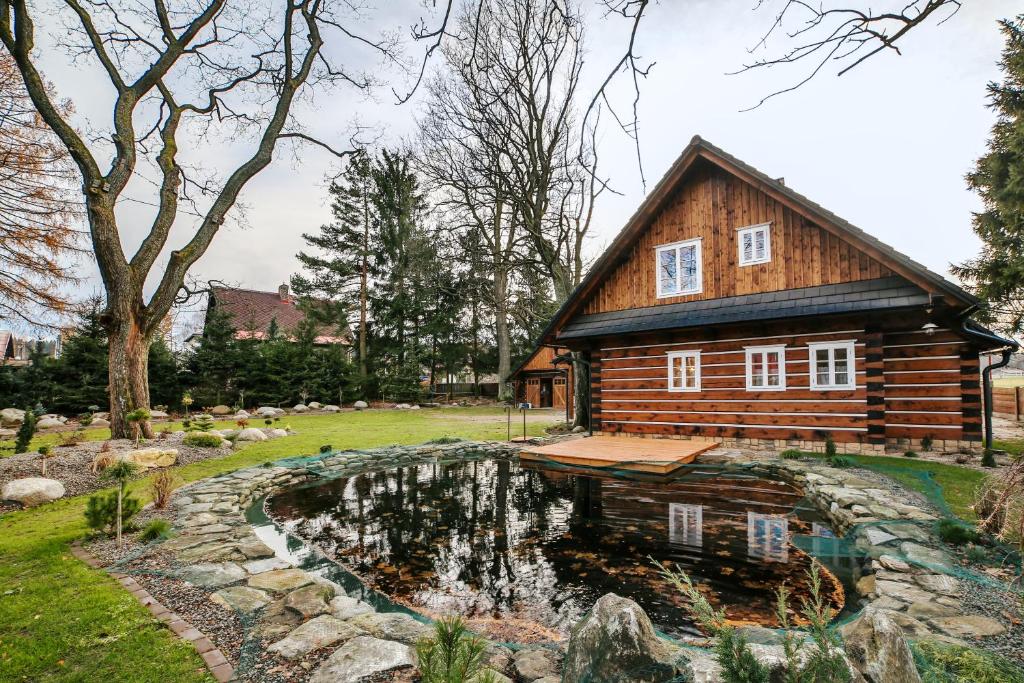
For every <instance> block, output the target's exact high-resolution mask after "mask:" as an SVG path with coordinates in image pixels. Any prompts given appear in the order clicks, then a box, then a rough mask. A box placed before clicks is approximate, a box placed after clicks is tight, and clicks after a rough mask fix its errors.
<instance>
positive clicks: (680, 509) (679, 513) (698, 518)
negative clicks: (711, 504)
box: [668, 503, 704, 548]
mask: <svg viewBox="0 0 1024 683" xmlns="http://www.w3.org/2000/svg"><path fill="white" fill-rule="evenodd" d="M668 540H669V541H670V542H672V543H681V544H682V545H690V546H695V547H698V548H699V547H701V546H702V545H703V544H704V506H703V505H686V504H684V503H669V504H668Z"/></svg>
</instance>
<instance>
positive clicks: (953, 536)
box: [936, 519, 981, 545]
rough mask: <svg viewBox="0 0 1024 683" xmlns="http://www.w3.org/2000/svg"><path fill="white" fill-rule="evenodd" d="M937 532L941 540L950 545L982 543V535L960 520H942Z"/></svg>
mask: <svg viewBox="0 0 1024 683" xmlns="http://www.w3.org/2000/svg"><path fill="white" fill-rule="evenodd" d="M936 531H937V532H938V534H939V538H941V539H942V541H943V542H944V543H949V544H950V545H966V544H967V543H978V542H979V541H981V534H979V533H978V532H977V531H975V530H974V529H972V528H971V527H969V526H967V525H966V524H964V523H963V522H961V521H960V520H958V519H940V520H939V522H938V525H937V526H936Z"/></svg>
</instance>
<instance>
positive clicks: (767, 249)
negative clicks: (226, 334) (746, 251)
mask: <svg viewBox="0 0 1024 683" xmlns="http://www.w3.org/2000/svg"><path fill="white" fill-rule="evenodd" d="M762 231H763V232H764V256H763V257H762V258H757V233H758V232H762ZM746 234H750V235H751V243H752V245H753V248H752V252H753V253H754V258H752V259H750V260H747V259H745V258H743V236H744V235H746ZM736 249H737V251H738V252H739V264H740V265H741V266H756V265H757V264H759V263H768V262H769V261H771V260H772V224H771V223H759V224H757V225H748V226H745V227H742V228H737V229H736Z"/></svg>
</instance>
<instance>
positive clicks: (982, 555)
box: [964, 543, 992, 565]
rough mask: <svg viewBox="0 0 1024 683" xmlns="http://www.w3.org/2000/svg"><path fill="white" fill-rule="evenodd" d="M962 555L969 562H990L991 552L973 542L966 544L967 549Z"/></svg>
mask: <svg viewBox="0 0 1024 683" xmlns="http://www.w3.org/2000/svg"><path fill="white" fill-rule="evenodd" d="M964 557H966V558H967V561H968V562H970V563H971V564H981V565H989V564H992V554H991V553H990V552H989V551H988V549H987V548H984V547H982V546H980V545H974V544H973V543H971V544H968V546H967V550H966V551H965V552H964Z"/></svg>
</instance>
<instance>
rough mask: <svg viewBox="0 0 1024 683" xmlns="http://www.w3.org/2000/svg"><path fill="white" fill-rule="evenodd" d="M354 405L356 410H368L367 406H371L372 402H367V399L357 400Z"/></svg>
mask: <svg viewBox="0 0 1024 683" xmlns="http://www.w3.org/2000/svg"><path fill="white" fill-rule="evenodd" d="M352 407H353V408H355V409H356V410H366V409H367V408H369V407H370V404H369V403H367V402H366V401H356V402H355V403H353V404H352Z"/></svg>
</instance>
